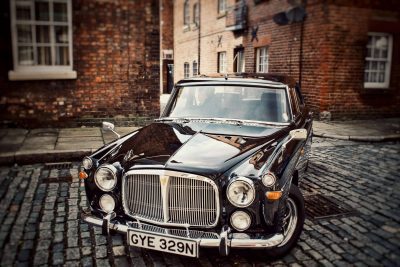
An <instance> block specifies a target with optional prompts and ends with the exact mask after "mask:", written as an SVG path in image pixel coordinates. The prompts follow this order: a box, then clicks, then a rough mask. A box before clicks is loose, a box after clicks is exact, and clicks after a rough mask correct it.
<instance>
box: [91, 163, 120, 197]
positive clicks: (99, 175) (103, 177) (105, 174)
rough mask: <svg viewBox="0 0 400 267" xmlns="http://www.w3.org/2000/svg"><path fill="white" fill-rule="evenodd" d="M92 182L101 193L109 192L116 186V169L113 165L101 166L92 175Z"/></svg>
mask: <svg viewBox="0 0 400 267" xmlns="http://www.w3.org/2000/svg"><path fill="white" fill-rule="evenodd" d="M94 182H95V183H96V185H97V186H98V187H99V188H100V189H101V190H103V191H111V190H113V189H114V187H115V185H116V184H117V169H116V168H115V167H114V166H113V165H103V166H101V167H100V168H98V169H97V171H96V173H95V174H94Z"/></svg>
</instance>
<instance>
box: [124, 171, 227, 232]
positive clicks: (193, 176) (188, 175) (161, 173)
mask: <svg viewBox="0 0 400 267" xmlns="http://www.w3.org/2000/svg"><path fill="white" fill-rule="evenodd" d="M140 174H148V175H159V176H160V177H165V176H168V177H172V176H173V177H181V178H186V179H193V180H199V181H203V182H206V183H208V184H210V185H211V186H212V188H213V189H214V195H215V196H214V197H215V202H216V204H215V206H216V207H215V210H216V216H215V221H214V222H213V223H212V224H209V225H196V224H188V223H169V222H168V220H165V218H166V217H164V220H163V222H160V221H155V220H152V219H148V218H143V217H140V216H134V215H131V214H130V213H129V208H128V207H127V203H126V202H127V200H126V199H125V190H126V189H125V184H126V177H127V176H129V175H140ZM167 184H168V186H170V185H169V184H170V181H169V178H168V180H167ZM162 190H163V189H162ZM164 190H165V191H166V192H167V194H166V196H165V193H164V196H163V203H165V202H166V201H167V213H169V211H168V210H169V204H168V202H169V200H168V195H169V194H168V190H167V189H164ZM141 193H142V192H138V194H141ZM121 195H122V207H123V210H124V213H125V214H126V215H127V216H129V217H131V218H134V219H136V220H139V221H142V222H149V223H153V224H156V225H164V226H172V227H184V228H190V227H201V228H212V227H214V226H216V225H217V224H218V220H219V216H220V199H219V189H218V186H217V185H216V184H215V182H214V181H213V180H211V179H210V178H207V177H204V176H200V175H196V174H191V173H184V172H177V171H170V170H163V169H135V170H130V171H128V172H126V173H125V174H124V175H123V177H122V194H121ZM163 205H164V204H163ZM163 209H164V207H163ZM164 215H165V214H164ZM169 216H170V215H169V214H168V218H169Z"/></svg>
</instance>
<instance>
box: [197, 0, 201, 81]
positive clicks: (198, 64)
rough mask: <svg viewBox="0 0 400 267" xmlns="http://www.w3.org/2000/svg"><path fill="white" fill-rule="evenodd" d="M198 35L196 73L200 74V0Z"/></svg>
mask: <svg viewBox="0 0 400 267" xmlns="http://www.w3.org/2000/svg"><path fill="white" fill-rule="evenodd" d="M198 5H199V25H198V27H199V36H198V45H197V47H198V51H197V74H200V73H201V72H200V53H201V47H200V46H201V34H200V32H201V31H200V29H201V0H199V3H198Z"/></svg>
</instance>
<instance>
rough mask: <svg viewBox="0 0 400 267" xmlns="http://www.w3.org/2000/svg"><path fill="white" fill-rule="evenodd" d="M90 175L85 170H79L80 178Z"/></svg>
mask: <svg viewBox="0 0 400 267" xmlns="http://www.w3.org/2000/svg"><path fill="white" fill-rule="evenodd" d="M87 177H88V175H87V173H86V172H84V171H80V172H79V179H82V180H83V179H86V178H87Z"/></svg>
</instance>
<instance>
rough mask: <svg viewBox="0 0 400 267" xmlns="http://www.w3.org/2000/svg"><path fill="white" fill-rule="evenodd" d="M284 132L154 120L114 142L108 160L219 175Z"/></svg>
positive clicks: (130, 166) (127, 165)
mask: <svg viewBox="0 0 400 267" xmlns="http://www.w3.org/2000/svg"><path fill="white" fill-rule="evenodd" d="M285 133H287V131H286V128H278V127H268V126H253V125H252V126H247V125H233V124H223V123H205V122H203V123H201V122H189V123H182V124H181V123H174V122H168V123H164V122H156V123H152V124H150V125H149V126H146V127H144V128H142V129H140V130H138V132H137V133H136V134H134V135H132V136H131V137H129V138H127V139H126V140H124V141H123V142H120V143H116V145H115V146H114V148H113V149H112V150H111V152H110V153H109V155H107V156H105V158H106V161H107V162H108V163H114V162H119V164H121V167H122V168H123V169H124V170H125V171H128V170H129V169H133V168H163V169H169V170H176V171H183V172H189V173H195V174H201V175H207V176H210V177H211V176H214V175H215V176H218V175H220V174H222V173H224V172H225V171H227V170H228V169H230V168H231V167H233V166H235V165H236V164H238V163H239V162H240V161H242V160H244V159H245V158H246V157H249V156H250V155H252V154H253V153H255V152H256V151H257V150H259V149H260V148H261V147H262V146H265V145H268V144H270V143H272V142H274V141H275V140H277V139H279V138H281V137H282V136H284V135H285Z"/></svg>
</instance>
